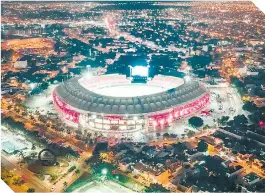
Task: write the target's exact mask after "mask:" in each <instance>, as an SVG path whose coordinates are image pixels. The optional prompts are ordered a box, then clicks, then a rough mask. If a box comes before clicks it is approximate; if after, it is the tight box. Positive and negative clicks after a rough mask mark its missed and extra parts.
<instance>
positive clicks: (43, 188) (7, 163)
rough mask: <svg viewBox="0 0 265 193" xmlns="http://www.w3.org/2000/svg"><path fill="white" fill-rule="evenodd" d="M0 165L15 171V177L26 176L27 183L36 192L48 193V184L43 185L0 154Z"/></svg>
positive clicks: (29, 173) (25, 170) (36, 178)
mask: <svg viewBox="0 0 265 193" xmlns="http://www.w3.org/2000/svg"><path fill="white" fill-rule="evenodd" d="M1 158H2V159H1V164H2V166H4V167H5V168H7V169H10V170H15V171H16V172H15V173H16V175H18V176H26V177H27V178H28V180H27V183H29V184H32V185H33V187H31V188H34V189H35V190H36V192H49V189H50V187H51V186H50V184H46V183H44V182H43V181H42V180H40V179H39V178H38V177H36V176H34V174H33V173H31V172H30V171H29V170H28V169H25V168H20V167H19V166H18V165H17V164H14V163H11V162H10V161H9V160H8V158H7V157H6V156H5V155H4V154H3V153H2V155H1Z"/></svg>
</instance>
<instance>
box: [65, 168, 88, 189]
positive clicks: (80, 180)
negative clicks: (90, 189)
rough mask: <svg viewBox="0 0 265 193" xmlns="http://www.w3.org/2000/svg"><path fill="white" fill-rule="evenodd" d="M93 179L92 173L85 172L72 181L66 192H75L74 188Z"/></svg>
mask: <svg viewBox="0 0 265 193" xmlns="http://www.w3.org/2000/svg"><path fill="white" fill-rule="evenodd" d="M91 181H93V179H92V176H91V174H89V173H88V172H84V173H83V174H82V175H81V176H80V177H79V178H78V179H77V180H76V181H75V182H74V183H72V184H71V185H70V186H69V187H68V188H67V189H66V190H65V191H64V192H73V191H74V190H76V189H78V188H80V187H82V186H84V185H85V184H87V183H89V182H91Z"/></svg>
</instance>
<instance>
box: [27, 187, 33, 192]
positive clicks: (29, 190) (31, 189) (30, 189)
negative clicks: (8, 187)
mask: <svg viewBox="0 0 265 193" xmlns="http://www.w3.org/2000/svg"><path fill="white" fill-rule="evenodd" d="M27 192H28V193H30V192H35V189H34V188H28V190H27Z"/></svg>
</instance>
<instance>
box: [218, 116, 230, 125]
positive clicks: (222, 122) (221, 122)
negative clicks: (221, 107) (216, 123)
mask: <svg viewBox="0 0 265 193" xmlns="http://www.w3.org/2000/svg"><path fill="white" fill-rule="evenodd" d="M229 118H230V117H229V116H222V117H221V119H220V124H221V125H225V123H226V122H227V121H228V120H229Z"/></svg>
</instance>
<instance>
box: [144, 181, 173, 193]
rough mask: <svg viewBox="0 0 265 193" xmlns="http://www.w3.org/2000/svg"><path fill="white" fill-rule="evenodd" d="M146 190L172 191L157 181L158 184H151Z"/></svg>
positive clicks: (157, 191)
mask: <svg viewBox="0 0 265 193" xmlns="http://www.w3.org/2000/svg"><path fill="white" fill-rule="evenodd" d="M145 192H154V193H161V192H170V191H169V190H168V189H166V188H164V187H163V186H162V185H160V184H157V183H156V184H150V186H149V187H147V188H146V189H145Z"/></svg>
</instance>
